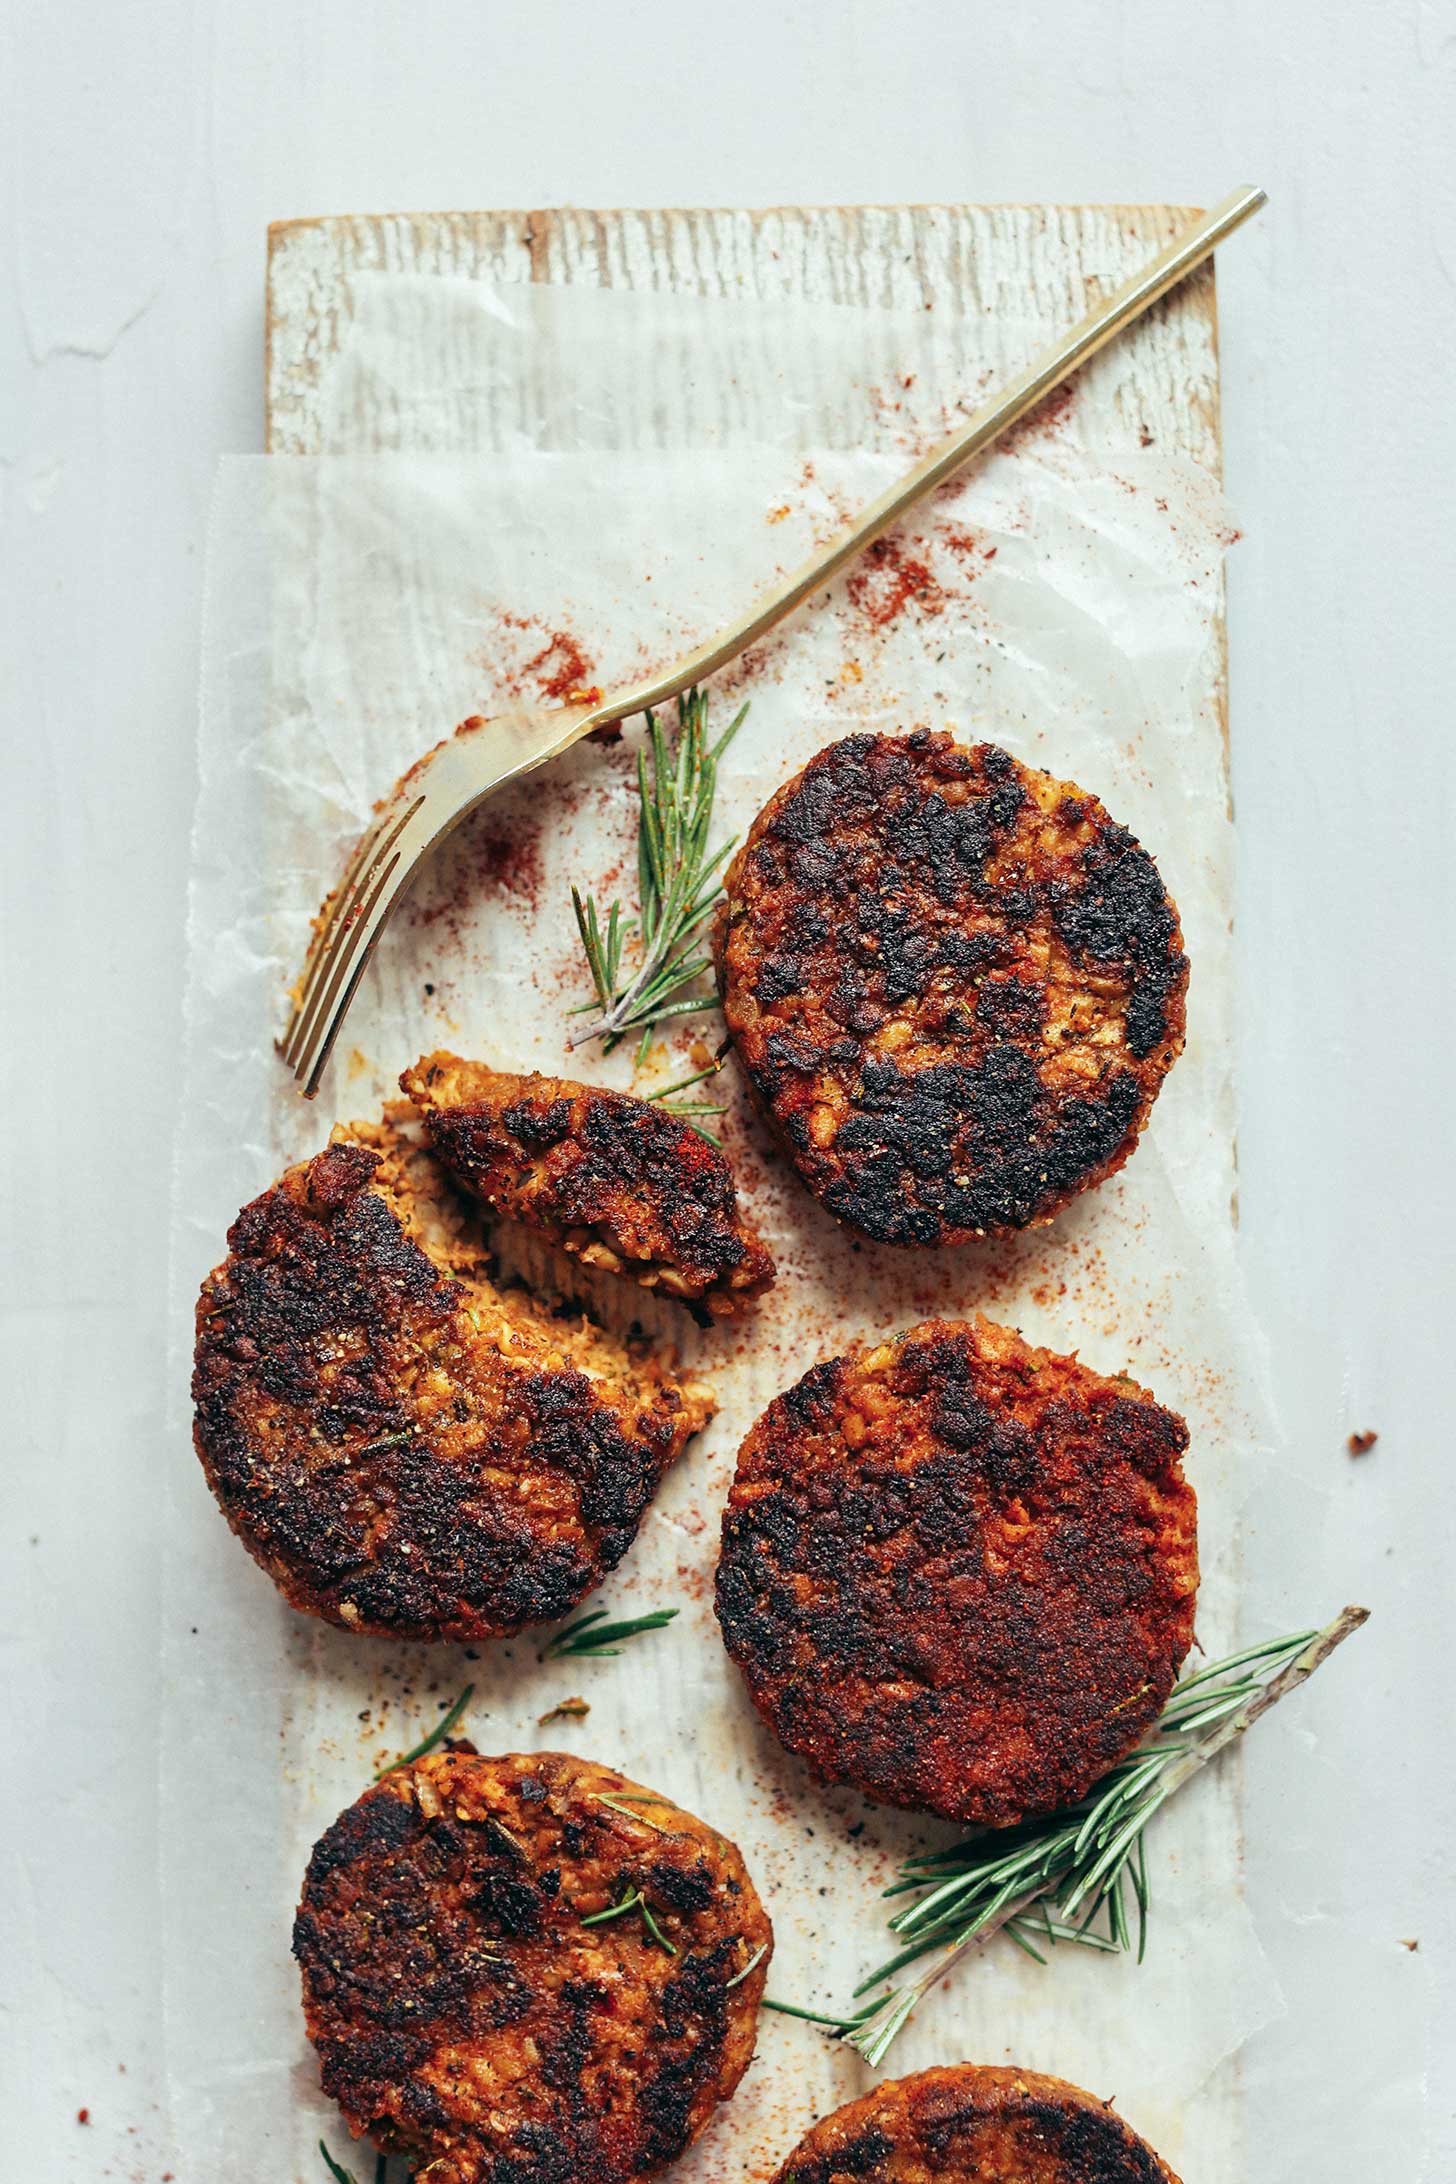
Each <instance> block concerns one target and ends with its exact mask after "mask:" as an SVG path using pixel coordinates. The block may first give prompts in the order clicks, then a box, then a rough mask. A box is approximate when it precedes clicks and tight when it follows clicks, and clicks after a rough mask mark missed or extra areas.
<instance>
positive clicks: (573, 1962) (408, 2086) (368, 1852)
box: [293, 1748, 773, 2184]
mask: <svg viewBox="0 0 1456 2184" xmlns="http://www.w3.org/2000/svg"><path fill="white" fill-rule="evenodd" d="M615 1907H623V1908H618V1909H617V1915H616V1916H612V1917H607V1918H603V1917H602V1914H603V1913H604V1912H606V1913H610V1912H612V1911H613V1910H614V1908H615ZM772 1944H773V1932H772V1929H771V1927H770V1926H769V1922H768V1919H767V1918H766V1917H765V1915H764V1911H763V1908H762V1906H761V1905H760V1903H759V1900H758V1897H757V1895H756V1894H755V1892H754V1888H753V1883H752V1882H751V1881H750V1880H749V1878H748V1875H747V1873H746V1872H745V1870H744V1865H743V1860H742V1858H741V1857H740V1856H739V1854H738V1852H737V1850H736V1849H735V1848H734V1846H733V1844H732V1843H730V1842H727V1841H726V1840H725V1839H724V1838H723V1837H722V1836H721V1835H717V1834H715V1833H714V1831H713V1830H712V1829H711V1828H709V1827H707V1826H705V1825H704V1823H703V1822H702V1821H701V1820H695V1819H693V1818H692V1817H691V1816H690V1815H689V1814H687V1813H685V1812H680V1811H679V1810H678V1809H677V1808H676V1806H674V1805H672V1804H670V1803H669V1802H668V1801H667V1799H666V1798H662V1797H657V1796H655V1795H654V1794H653V1793H652V1792H650V1791H645V1790H642V1789H640V1788H639V1787H638V1786H637V1785H636V1784H635V1783H632V1782H628V1781H626V1780H625V1779H624V1778H623V1776H621V1775H620V1774H617V1773H615V1772H614V1771H613V1770H612V1769H611V1768H609V1767H599V1766H595V1765H593V1764H592V1763H591V1762H590V1761H588V1760H581V1759H575V1758H571V1757H568V1756H567V1755H565V1754H564V1753H560V1752H537V1753H534V1754H532V1755H530V1756H529V1757H524V1756H521V1755H514V1756H510V1757H506V1758H503V1759H486V1758H481V1757H478V1756H477V1755H476V1754H475V1753H474V1752H472V1751H470V1750H469V1749H468V1748H466V1749H465V1750H463V1751H461V1750H455V1751H447V1752H441V1753H436V1754H434V1755H432V1756H431V1757H430V1758H428V1759H424V1760H420V1761H417V1762H416V1764H415V1765H414V1766H412V1767H404V1768H399V1769H397V1770H396V1772H395V1773H393V1774H390V1775H386V1776H385V1778H384V1780H383V1781H382V1782H381V1783H379V1784H378V1785H377V1786H376V1787H375V1788H374V1789H372V1790H367V1791H366V1792H365V1794H364V1795H363V1796H362V1797H361V1798H360V1799H359V1800H358V1802H357V1803H356V1804H354V1805H351V1806H350V1807H349V1809H348V1811H347V1812H346V1813H344V1814H343V1815H342V1817H341V1818H340V1819H338V1820H336V1821H335V1822H334V1824H333V1826H332V1827H331V1828H330V1829H329V1831H328V1833H327V1834H326V1835H325V1836H323V1838H322V1839H321V1841H320V1842H319V1843H318V1844H317V1845H316V1846H315V1849H314V1852H313V1856H312V1857H311V1859H310V1860H309V1866H308V1873H307V1876H306V1878H305V1880H304V1884H303V1900H302V1902H301V1903H300V1905H299V1910H298V1917H297V1920H296V1922H295V1925H294V1930H293V1952H294V1955H295V1956H296V1957H297V1959H298V1962H299V1965H300V1967H301V1969H302V1973H303V2006H304V2014H305V2017H306V2019H307V2023H308V2032H309V2037H310V2039H311V2040H312V2041H313V2043H314V2045H315V2047H316V2048H317V2049H318V2053H319V2060H320V2064H321V2066H322V2073H323V2084H324V2090H325V2092H326V2093H329V2094H331V2095H332V2096H333V2098H334V2099H335V2100H337V2101H338V2103H339V2105H340V2107H341V2108H342V2109H343V2111H344V2114H345V2115H346V2116H347V2117H348V2119H349V2122H350V2123H351V2125H352V2126H353V2128H354V2129H355V2131H357V2132H364V2133H367V2134H368V2136H369V2137H370V2138H371V2139H372V2140H373V2141H374V2144H375V2145H376V2146H377V2147H379V2148H380V2149H381V2150H383V2151H386V2152H392V2153H402V2154H406V2155H408V2156H410V2157H412V2158H413V2159H414V2160H415V2161H417V2162H418V2163H419V2164H420V2170H419V2171H417V2173H428V2175H429V2177H430V2179H431V2184H628V2180H629V2179H632V2178H635V2177H645V2176H651V2175H653V2174H654V2173H655V2172H656V2171H657V2170H659V2169H661V2168H662V2167H663V2166H664V2165H665V2164H666V2163H668V2162H670V2161H672V2160H674V2159H675V2158H676V2157H677V2156H678V2155H679V2154H680V2153H682V2151H683V2150H684V2148H685V2147H687V2146H689V2145H691V2143H692V2141H693V2140H694V2139H695V2138H696V2137H697V2136H698V2134H699V2132H701V2131H702V2129H703V2128H704V2126H705V2125H706V2123H707V2122H708V2120H709V2117H710V2116H711V2115H712V2112H713V2109H714V2107H715V2106H716V2104H717V2103H718V2102H719V2101H724V2100H727V2099H728V2097H729V2095H730V2094H731V2093H732V2092H733V2089H734V2087H735V2086H736V2085H737V2083H738V2081H739V2079H740V2078H741V2077H742V2075H743V2073H744V2071H745V2070H746V2069H747V2067H748V2063H749V2059H750V2057H751V2056H752V2054H753V2046H754V2037H755V2029H756V2023H757V2017H758V2005H759V1999H760V1997H761V1995H762V1993H763V1985H764V1979H765V1977H766V1974H767V1970H768V1958H769V1952H770V1950H771V1948H772Z"/></svg>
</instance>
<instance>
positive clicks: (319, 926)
mask: <svg viewBox="0 0 1456 2184" xmlns="http://www.w3.org/2000/svg"><path fill="white" fill-rule="evenodd" d="M384 825H385V822H384V819H383V818H382V817H381V818H378V819H376V820H375V821H374V822H373V824H372V825H371V826H367V827H366V828H365V829H364V832H363V833H362V834H361V835H360V837H359V839H358V841H357V842H356V843H355V844H354V850H353V854H352V855H351V856H350V858H349V862H348V863H347V864H346V865H345V867H344V870H343V872H342V874H341V875H340V878H339V883H338V885H337V887H335V889H334V890H333V892H332V894H331V895H330V896H329V898H328V900H327V902H326V903H325V904H324V907H323V909H322V910H321V911H320V913H319V915H318V918H317V920H316V921H315V924H314V929H313V933H312V936H311V937H310V940H309V944H308V953H307V955H306V956H305V957H304V961H303V975H302V977H301V978H300V979H299V981H298V990H297V993H296V994H295V996H294V1002H293V1008H292V1011H291V1013H290V1015H289V1018H288V1027H287V1029H286V1030H285V1032H284V1034H283V1036H282V1038H281V1039H280V1040H279V1042H278V1051H279V1052H280V1054H281V1055H282V1056H283V1059H284V1061H285V1062H287V1063H288V1064H289V1065H290V1067H291V1066H292V1063H293V1054H294V1048H295V1047H296V1045H297V1043H298V1038H299V1034H300V1031H301V1029H302V1026H303V1021H304V1018H305V1017H306V1016H307V1014H308V1012H309V1007H310V1004H311V1002H312V1001H313V998H314V993H315V990H316V988H317V985H318V980H319V975H320V972H321V971H322V969H323V966H324V963H325V961H326V960H327V957H328V949H329V940H330V936H331V935H332V933H333V930H334V927H335V926H336V925H337V923H338V920H339V914H340V912H341V911H342V910H343V908H344V905H345V904H346V903H347V902H349V901H351V899H352V898H353V895H354V892H355V881H356V880H357V878H358V876H359V873H360V871H361V869H362V867H363V866H364V864H365V862H366V860H367V859H368V857H369V856H370V855H371V854H372V852H373V849H374V845H375V843H376V842H377V841H378V840H379V837H380V835H381V834H382V833H383V831H384Z"/></svg>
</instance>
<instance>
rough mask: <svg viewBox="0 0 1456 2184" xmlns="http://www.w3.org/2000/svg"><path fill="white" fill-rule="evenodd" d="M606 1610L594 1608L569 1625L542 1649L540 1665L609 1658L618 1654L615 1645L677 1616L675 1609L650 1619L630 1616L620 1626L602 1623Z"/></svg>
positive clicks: (660, 1611)
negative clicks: (551, 1662)
mask: <svg viewBox="0 0 1456 2184" xmlns="http://www.w3.org/2000/svg"><path fill="white" fill-rule="evenodd" d="M606 1612H607V1611H606V1609H605V1608H593V1609H592V1611H591V1613H590V1615H583V1616H581V1617H580V1618H579V1619H578V1621H576V1622H575V1623H568V1624H567V1626H566V1628H565V1630H559V1631H558V1632H557V1633H556V1636H555V1637H554V1638H552V1639H550V1640H549V1641H548V1643H547V1644H546V1645H544V1646H543V1647H542V1648H541V1656H540V1657H541V1659H542V1660H543V1661H564V1660H566V1659H567V1658H568V1657H572V1658H575V1659H577V1660H583V1661H599V1660H602V1659H604V1658H605V1657H606V1656H608V1655H609V1654H615V1653H620V1652H621V1650H622V1649H621V1646H620V1645H619V1644H618V1643H617V1641H618V1640H619V1639H621V1638H635V1637H636V1636H637V1635H638V1633H639V1632H640V1631H644V1630H661V1629H662V1627H663V1625H664V1624H665V1623H670V1622H671V1621H672V1619H673V1617H674V1616H675V1615H676V1614H677V1609H676V1608H654V1609H653V1610H652V1612H651V1614H650V1615H632V1616H628V1617H626V1618H625V1619H624V1620H623V1621H622V1622H620V1623H607V1622H603V1620H602V1618H603V1617H604V1616H605V1614H606Z"/></svg>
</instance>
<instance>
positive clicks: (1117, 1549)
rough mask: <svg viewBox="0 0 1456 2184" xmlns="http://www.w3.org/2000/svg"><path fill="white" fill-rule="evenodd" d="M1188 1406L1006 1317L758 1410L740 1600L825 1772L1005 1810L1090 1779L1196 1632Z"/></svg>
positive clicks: (1001, 1817)
mask: <svg viewBox="0 0 1456 2184" xmlns="http://www.w3.org/2000/svg"><path fill="white" fill-rule="evenodd" d="M1187 1445H1188V1433H1187V1429H1186V1427H1185V1426H1184V1424H1183V1421H1182V1419H1181V1418H1177V1417H1175V1416H1174V1415H1173V1413H1172V1412H1171V1411H1166V1410H1164V1409H1162V1407H1161V1406H1160V1405H1159V1404H1157V1403H1155V1402H1154V1401H1153V1398H1152V1397H1151V1396H1150V1395H1148V1394H1147V1393H1146V1392H1145V1391H1144V1390H1143V1389H1141V1388H1139V1387H1137V1386H1136V1385H1135V1384H1134V1383H1133V1382H1132V1381H1130V1380H1118V1381H1114V1380H1104V1379H1103V1378H1102V1377H1101V1376H1100V1374H1097V1373H1093V1372H1089V1371H1088V1370H1087V1368H1086V1367H1085V1366H1083V1365H1079V1364H1078V1363H1077V1362H1076V1360H1075V1359H1074V1358H1069V1357H1058V1356H1056V1355H1055V1354H1054V1353H1053V1352H1052V1351H1049V1350H1033V1349H1030V1348H1028V1346H1027V1345H1026V1343H1024V1342H1023V1341H1022V1340H1021V1338H1020V1336H1019V1335H1017V1334H1014V1333H1013V1332H1012V1331H1011V1330H1010V1329H1009V1328H1006V1327H996V1326H993V1325H992V1324H991V1323H990V1322H989V1321H987V1320H980V1319H978V1320H974V1321H971V1322H969V1323H963V1322H956V1321H948V1320H927V1321H926V1322H924V1324H923V1325H921V1326H919V1327H913V1328H911V1330H910V1331H909V1333H908V1334H904V1335H901V1336H899V1337H898V1338H897V1339H896V1340H894V1341H893V1342H886V1343H883V1344H881V1345H880V1346H879V1348H877V1349H872V1350H869V1351H857V1352H852V1353H851V1354H850V1355H849V1356H847V1357H838V1358H832V1359H830V1361H829V1362H828V1363H827V1364H823V1365H816V1366H815V1367H814V1368H813V1369H812V1371H810V1372H808V1373H806V1374H805V1375H804V1377H803V1379H802V1380H800V1381H799V1382H798V1383H797V1385H796V1386H795V1387H792V1388H790V1389H789V1391H788V1393H787V1394H786V1395H781V1396H778V1397H777V1398H776V1399H775V1400H774V1401H773V1402H772V1403H770V1405H769V1407H768V1409H767V1410H766V1411H765V1412H764V1414H763V1416H762V1417H761V1418H760V1419H759V1421H758V1423H757V1424H756V1425H755V1426H754V1427H753V1429H752V1431H751V1432H750V1433H749V1435H748V1438H747V1440H746V1441H745V1442H744V1444H743V1447H742V1450H741V1451H740V1453H739V1458H738V1471H737V1476H736V1477H735V1479H734V1482H733V1489H732V1492H731V1494H730V1495H729V1498H728V1506H727V1509H726V1511H725V1514H724V1519H723V1547H722V1555H721V1559H720V1561H719V1564H718V1618H719V1621H720V1622H721V1624H722V1626H723V1636H724V1639H725V1641H726V1643H727V1647H728V1651H729V1652H730V1653H731V1654H732V1656H733V1658H734V1660H735V1661H737V1663H738V1665H739V1667H740V1668H741V1669H742V1670H743V1673H744V1675H745V1676H746V1678H747V1680H748V1686H749V1690H750V1691H751V1692H752V1694H753V1698H754V1702H755V1704H756V1705H757V1706H758V1709H759V1711H760V1713H761V1714H762V1715H763V1716H764V1718H765V1720H766V1721H767V1722H768V1723H769V1725H770V1727H771V1728H772V1729H773V1730H774V1731H775V1733H776V1734H777V1736H778V1737H779V1738H780V1740H781V1741H782V1742H783V1743H784V1744H785V1745H786V1746H787V1747H788V1749H789V1750H790V1751H791V1752H796V1753H798V1754H799V1756H800V1757H801V1758H802V1759H804V1760H805V1761H806V1762H807V1763H808V1765H809V1767H810V1768H811V1769H812V1770H813V1772H814V1773H815V1774H817V1775H818V1776H820V1777H821V1779H823V1780H825V1781H829V1782H848V1783H852V1784H854V1785H856V1786H857V1787H858V1788H859V1789H861V1790H863V1791H864V1792H865V1793H866V1795H867V1796H870V1797H873V1798H877V1799H879V1800H881V1801H882V1802H883V1803H886V1804H891V1805H908V1806H910V1807H912V1808H914V1809H916V1810H918V1811H924V1812H935V1813H942V1814H944V1815H945V1816H946V1817H947V1818H949V1819H954V1820H968V1821H974V1822H976V1823H977V1824H979V1825H985V1826H990V1827H1005V1826H1009V1825H1010V1824H1011V1823H1013V1822H1014V1821H1017V1820H1020V1819H1021V1818H1023V1817H1024V1816H1025V1815H1026V1814H1029V1813H1041V1812H1051V1811H1055V1810H1056V1809H1057V1808H1058V1807H1059V1806H1062V1805H1069V1804H1072V1803H1073V1802H1075V1800H1076V1799H1077V1798H1079V1797H1081V1796H1082V1794H1083V1793H1084V1791H1086V1790H1087V1789H1088V1788H1089V1787H1090V1786H1091V1784H1092V1783H1094V1782H1095V1781H1096V1780H1097V1778H1098V1777H1099V1775H1102V1774H1104V1773H1105V1772H1106V1771H1107V1769H1108V1768H1109V1767H1111V1766H1112V1765H1113V1764H1114V1762H1115V1761H1117V1760H1118V1759H1120V1758H1121V1757H1122V1755H1123V1753H1124V1752H1126V1751H1127V1750H1129V1748H1130V1747H1131V1746H1132V1745H1134V1744H1136V1743H1137V1741H1138V1739H1139V1738H1140V1737H1141V1736H1142V1735H1143V1733H1144V1731H1145V1730H1146V1729H1147V1728H1148V1727H1149V1725H1150V1724H1151V1723H1152V1722H1153V1720H1154V1719H1155V1718H1156V1716H1157V1715H1158V1713H1159V1711H1160V1710H1161V1708H1162V1706H1163V1704H1164V1701H1165V1700H1166V1699H1167V1696H1168V1693H1169V1691H1170V1690H1171V1688H1172V1684H1173V1679H1174V1677H1175V1675H1176V1674H1177V1671H1178V1665H1179V1663H1180V1662H1181V1661H1182V1659H1183V1656H1184V1654H1185V1653H1186V1652H1187V1650H1188V1647H1189V1644H1190V1642H1191V1640H1192V1636H1193V1606H1194V1596H1195V1593H1196V1590H1197V1585H1198V1557H1197V1544H1196V1539H1197V1534H1196V1515H1195V1502H1194V1496H1193V1489H1192V1488H1191V1487H1190V1486H1189V1485H1187V1483H1186V1482H1185V1480H1184V1478H1183V1473H1182V1470H1181V1468H1180V1465H1179V1457H1180V1456H1181V1455H1182V1453H1183V1450H1184V1449H1185V1448H1186V1447H1187Z"/></svg>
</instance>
